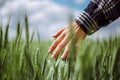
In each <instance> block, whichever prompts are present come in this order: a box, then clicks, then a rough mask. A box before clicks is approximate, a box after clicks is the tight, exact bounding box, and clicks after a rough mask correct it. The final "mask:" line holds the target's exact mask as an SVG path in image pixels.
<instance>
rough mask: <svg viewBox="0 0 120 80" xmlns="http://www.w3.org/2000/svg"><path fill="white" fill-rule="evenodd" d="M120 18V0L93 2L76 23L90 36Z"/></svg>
mask: <svg viewBox="0 0 120 80" xmlns="http://www.w3.org/2000/svg"><path fill="white" fill-rule="evenodd" d="M119 16H120V0H92V1H90V3H89V5H88V6H87V8H86V9H84V10H83V11H82V12H81V13H80V14H79V15H78V16H77V17H76V18H75V22H76V23H77V24H78V25H79V26H81V27H82V29H83V30H84V31H85V32H86V33H87V34H88V35H90V34H93V33H94V32H96V31H97V30H99V29H100V28H101V27H104V26H107V25H108V24H110V23H111V22H113V21H114V20H116V19H117V18H118V17H119Z"/></svg>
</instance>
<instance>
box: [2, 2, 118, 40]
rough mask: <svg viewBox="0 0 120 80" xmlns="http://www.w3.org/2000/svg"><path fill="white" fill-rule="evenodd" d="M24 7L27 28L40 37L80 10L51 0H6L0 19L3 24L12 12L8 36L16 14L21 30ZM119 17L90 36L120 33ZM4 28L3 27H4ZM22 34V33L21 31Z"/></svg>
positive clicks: (12, 32) (13, 26)
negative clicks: (27, 21) (27, 20)
mask: <svg viewBox="0 0 120 80" xmlns="http://www.w3.org/2000/svg"><path fill="white" fill-rule="evenodd" d="M84 1H85V0H75V2H76V3H78V2H79V3H83V2H84ZM25 8H26V10H27V13H28V16H29V27H30V28H29V30H30V34H31V33H32V32H33V31H38V32H39V33H40V36H41V38H49V39H51V38H52V37H51V36H52V34H53V33H55V32H56V31H57V30H58V29H60V28H61V27H64V26H65V25H66V24H67V23H68V16H69V14H70V13H74V15H75V16H77V15H78V13H79V12H80V11H81V10H74V11H70V10H69V9H68V8H67V7H65V6H62V5H58V4H56V3H54V2H53V1H51V0H34V1H33V0H11V1H9V0H7V1H6V2H5V3H4V5H3V6H2V7H1V8H0V19H2V22H3V26H5V24H6V23H7V21H8V17H9V15H10V14H12V19H11V21H10V25H11V26H10V31H9V33H10V34H9V36H10V38H13V37H14V36H15V33H16V27H15V26H16V22H17V21H18V16H19V17H20V19H21V23H22V28H23V32H25V30H24V20H23V18H24V16H23V15H24V13H25ZM119 22H120V19H118V20H117V21H115V22H113V23H112V24H111V25H109V26H108V27H105V28H102V29H100V30H99V31H97V32H96V33H94V34H93V35H92V36H90V37H91V38H101V37H106V36H107V37H108V36H110V35H113V34H116V32H117V33H120V27H119V25H120V23H119ZM113 26H114V27H113ZM4 28H5V27H4ZM23 34H24V33H23Z"/></svg>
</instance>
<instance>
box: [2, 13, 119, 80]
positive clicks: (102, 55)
mask: <svg viewBox="0 0 120 80" xmlns="http://www.w3.org/2000/svg"><path fill="white" fill-rule="evenodd" d="M9 24H10V23H9V21H8V23H7V26H6V30H5V34H4V35H3V29H2V27H3V26H2V23H1V26H0V80H120V37H119V36H117V37H114V38H110V39H107V40H104V39H103V40H96V41H94V40H89V39H86V40H85V41H83V42H82V43H81V44H80V47H79V53H78V54H77V56H76V58H75V56H74V52H75V50H76V49H75V45H74V40H72V44H71V46H72V49H71V51H70V53H69V55H68V57H67V59H66V60H64V61H63V60H60V58H59V57H58V58H57V59H51V58H50V55H49V54H48V53H47V50H48V48H49V46H50V45H51V41H42V40H41V39H40V36H39V33H38V32H37V36H38V40H37V41H34V40H33V37H34V32H33V33H32V35H31V36H30V35H29V26H28V18H27V15H25V29H26V32H25V33H26V38H25V40H22V36H21V35H22V30H21V25H20V22H18V23H17V25H16V37H15V39H13V40H11V41H9V40H8V30H9ZM29 36H30V37H31V39H30V41H29ZM3 37H4V40H3Z"/></svg>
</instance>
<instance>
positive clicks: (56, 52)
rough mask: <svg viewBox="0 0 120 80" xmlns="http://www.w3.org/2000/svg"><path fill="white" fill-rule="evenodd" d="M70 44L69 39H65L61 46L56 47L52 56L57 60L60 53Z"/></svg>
mask: <svg viewBox="0 0 120 80" xmlns="http://www.w3.org/2000/svg"><path fill="white" fill-rule="evenodd" d="M67 43H68V40H67V37H65V38H64V39H63V40H62V41H61V42H60V44H59V45H58V46H57V47H56V49H55V51H54V53H53V55H52V56H51V57H52V58H56V57H57V56H58V54H59V53H60V51H61V50H62V49H63V48H64V47H65V45H66V44H67Z"/></svg>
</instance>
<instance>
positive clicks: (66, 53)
mask: <svg viewBox="0 0 120 80" xmlns="http://www.w3.org/2000/svg"><path fill="white" fill-rule="evenodd" d="M69 51H70V43H68V45H67V46H66V48H65V50H64V52H63V54H62V56H61V59H62V60H64V59H66V58H67V55H68V53H69Z"/></svg>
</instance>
